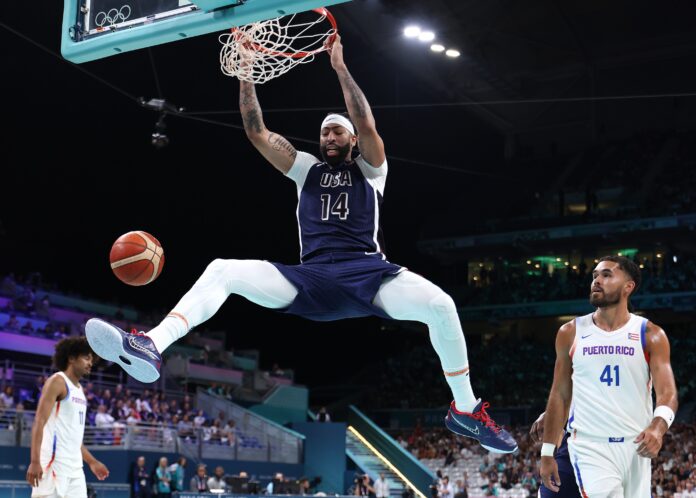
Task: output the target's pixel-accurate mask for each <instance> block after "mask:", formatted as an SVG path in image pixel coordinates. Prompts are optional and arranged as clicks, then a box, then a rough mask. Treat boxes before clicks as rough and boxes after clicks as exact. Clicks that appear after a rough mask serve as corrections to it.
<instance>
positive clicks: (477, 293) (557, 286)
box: [448, 251, 696, 306]
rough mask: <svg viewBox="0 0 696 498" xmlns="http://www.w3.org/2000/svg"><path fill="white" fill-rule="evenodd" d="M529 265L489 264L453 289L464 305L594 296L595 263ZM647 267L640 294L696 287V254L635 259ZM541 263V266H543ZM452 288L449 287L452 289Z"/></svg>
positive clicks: (687, 289)
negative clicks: (546, 266) (563, 266)
mask: <svg viewBox="0 0 696 498" xmlns="http://www.w3.org/2000/svg"><path fill="white" fill-rule="evenodd" d="M529 261H530V263H528V264H524V263H523V264H521V265H517V266H515V265H509V264H506V262H505V261H499V262H491V263H486V264H484V265H483V266H482V267H481V268H480V269H479V270H478V271H476V272H474V273H473V274H472V275H470V276H469V282H468V284H467V285H466V286H457V287H453V288H452V289H451V294H452V297H453V298H454V299H455V301H456V302H457V304H458V305H460V306H484V305H491V304H507V303H510V304H519V303H534V302H543V301H557V300H566V299H586V298H588V297H589V289H590V283H591V280H592V268H593V267H594V264H595V263H594V261H593V260H589V262H585V261H580V262H578V264H573V265H572V266H571V265H568V266H567V267H566V268H562V269H557V268H554V269H553V270H551V269H549V268H544V267H542V268H535V267H534V261H532V260H529ZM634 261H635V262H636V264H638V265H642V268H641V277H642V279H643V282H642V284H641V287H640V288H639V289H638V291H637V292H636V295H641V294H658V293H664V292H684V291H694V290H696V257H694V256H692V255H687V254H682V253H678V252H671V251H665V252H664V253H656V254H654V255H652V256H650V257H648V256H644V257H634ZM540 266H541V265H540ZM448 290H450V289H448Z"/></svg>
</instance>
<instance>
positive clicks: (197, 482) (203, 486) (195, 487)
mask: <svg viewBox="0 0 696 498" xmlns="http://www.w3.org/2000/svg"><path fill="white" fill-rule="evenodd" d="M189 491H193V492H198V493H208V492H209V491H210V488H208V476H207V475H206V473H205V465H204V464H202V463H200V464H198V467H197V468H196V475H195V476H193V477H192V478H191V482H190V485H189Z"/></svg>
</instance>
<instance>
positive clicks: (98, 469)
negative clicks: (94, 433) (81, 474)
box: [80, 444, 109, 481]
mask: <svg viewBox="0 0 696 498" xmlns="http://www.w3.org/2000/svg"><path fill="white" fill-rule="evenodd" d="M80 450H81V451H82V460H83V461H84V462H85V463H86V464H87V465H89V468H90V470H91V471H92V473H93V474H94V475H95V476H96V477H97V479H99V480H100V481H103V480H104V479H106V478H107V477H109V469H107V468H106V465H104V464H103V463H101V462H100V461H99V460H97V459H96V458H94V455H92V453H90V452H89V450H88V449H87V448H85V445H84V444H83V445H82V447H81V448H80Z"/></svg>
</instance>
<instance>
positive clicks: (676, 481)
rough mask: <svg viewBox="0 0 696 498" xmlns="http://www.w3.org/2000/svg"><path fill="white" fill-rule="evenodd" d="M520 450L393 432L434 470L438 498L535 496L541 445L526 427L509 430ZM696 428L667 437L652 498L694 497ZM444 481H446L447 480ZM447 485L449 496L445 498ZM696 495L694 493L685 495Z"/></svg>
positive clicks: (423, 432)
mask: <svg viewBox="0 0 696 498" xmlns="http://www.w3.org/2000/svg"><path fill="white" fill-rule="evenodd" d="M512 433H513V435H514V437H515V438H516V440H517V442H518V444H519V452H516V453H514V454H511V455H495V454H489V453H488V452H486V451H485V450H483V449H482V448H481V447H480V446H479V445H478V443H477V442H476V441H473V440H471V439H467V438H459V437H457V436H455V435H454V434H452V433H451V432H449V431H447V430H446V429H445V428H444V427H442V428H428V429H423V428H421V427H419V426H416V428H415V429H414V430H412V431H408V432H401V433H398V434H396V435H395V436H396V439H397V441H398V442H399V443H400V444H401V445H402V446H403V448H404V449H406V450H407V451H409V452H411V454H413V455H414V456H415V457H416V458H418V459H419V460H422V461H423V463H424V464H426V465H427V466H429V467H431V468H434V469H435V470H436V471H437V472H438V477H439V479H438V482H437V483H436V486H437V488H438V497H439V498H454V497H456V496H457V494H460V493H461V496H466V494H464V491H465V490H466V492H467V494H471V495H474V494H476V495H479V493H480V492H482V496H501V495H502V494H504V492H505V490H510V489H512V488H516V489H524V490H527V491H528V493H529V495H530V496H532V495H534V496H535V495H536V493H537V491H538V489H539V486H540V485H541V479H540V477H539V471H538V460H539V449H540V445H539V444H535V443H534V442H533V441H532V439H531V437H530V436H529V427H517V428H514V429H513V430H512ZM695 457H696V424H693V423H691V424H684V423H675V424H673V425H672V427H671V428H670V430H669V431H668V433H667V434H666V435H665V438H664V444H663V447H662V450H661V452H660V454H659V455H658V457H657V458H656V459H655V460H653V465H652V469H653V473H652V496H653V497H665V498H692V497H693V496H695V495H696V462H694V458H695ZM445 479H447V482H445ZM448 485H451V489H452V490H453V495H451V496H449V497H448V496H446V493H447V492H446V491H445V493H444V496H443V490H446V488H447V486H448ZM688 493H694V494H688Z"/></svg>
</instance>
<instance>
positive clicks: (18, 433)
mask: <svg viewBox="0 0 696 498" xmlns="http://www.w3.org/2000/svg"><path fill="white" fill-rule="evenodd" d="M25 426H27V427H29V426H31V417H30V416H29V415H27V414H26V413H25V412H24V404H22V402H21V401H20V402H19V403H17V407H16V408H15V416H14V424H13V428H14V429H15V446H17V447H19V446H21V445H22V431H23V430H24V427H25Z"/></svg>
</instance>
